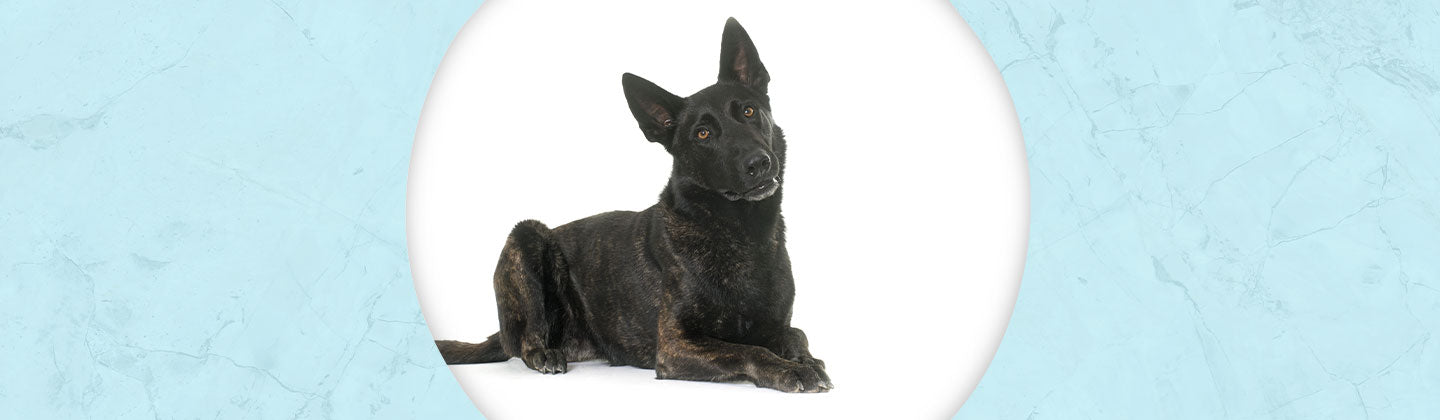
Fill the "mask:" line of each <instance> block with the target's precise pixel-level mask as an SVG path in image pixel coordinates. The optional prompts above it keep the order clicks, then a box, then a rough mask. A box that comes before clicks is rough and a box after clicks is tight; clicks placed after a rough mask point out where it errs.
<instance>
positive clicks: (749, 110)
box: [745, 106, 755, 118]
mask: <svg viewBox="0 0 1440 420" xmlns="http://www.w3.org/2000/svg"><path fill="white" fill-rule="evenodd" d="M753 116H755V107H753V106H747V107H745V118H750V117H753Z"/></svg>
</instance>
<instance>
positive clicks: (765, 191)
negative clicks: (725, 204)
mask: <svg viewBox="0 0 1440 420" xmlns="http://www.w3.org/2000/svg"><path fill="white" fill-rule="evenodd" d="M779 190H780V179H779V178H770V180H768V181H765V182H762V183H760V185H756V186H755V188H751V189H749V190H746V191H742V192H735V191H721V192H720V194H721V195H724V196H725V199H726V200H730V201H740V200H745V201H760V200H764V199H767V198H770V196H772V195H775V192H776V191H779Z"/></svg>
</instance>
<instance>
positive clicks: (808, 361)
mask: <svg viewBox="0 0 1440 420" xmlns="http://www.w3.org/2000/svg"><path fill="white" fill-rule="evenodd" d="M789 360H790V361H792V362H795V363H799V364H802V365H805V366H814V367H815V368H816V369H820V370H825V361H824V360H820V359H816V358H814V357H810V356H798V357H791V358H790V359H789Z"/></svg>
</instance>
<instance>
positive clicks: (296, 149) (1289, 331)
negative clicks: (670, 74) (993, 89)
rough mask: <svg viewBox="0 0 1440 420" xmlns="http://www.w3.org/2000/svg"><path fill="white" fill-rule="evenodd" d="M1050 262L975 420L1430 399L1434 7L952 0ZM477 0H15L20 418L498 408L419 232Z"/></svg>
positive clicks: (1365, 411)
mask: <svg viewBox="0 0 1440 420" xmlns="http://www.w3.org/2000/svg"><path fill="white" fill-rule="evenodd" d="M952 3H953V4H955V6H956V7H957V8H958V9H959V10H960V11H961V14H962V15H963V16H964V17H965V18H966V20H967V22H968V23H969V24H970V25H971V26H972V28H973V29H974V30H975V31H976V33H977V34H978V35H979V36H980V38H981V40H982V41H984V43H985V44H986V46H987V48H988V49H989V51H990V53H991V54H992V56H993V57H994V58H995V61H996V63H997V64H998V65H999V66H1000V67H1001V70H1002V73H1003V74H1004V76H1005V78H1006V82H1007V84H1008V85H1009V89H1010V91H1011V94H1012V96H1013V97H1014V101H1015V104H1016V107H1017V111H1018V113H1019V116H1020V118H1021V124H1022V127H1023V129H1024V132H1025V135H1026V143H1027V150H1028V156H1029V159H1030V170H1031V229H1030V235H1031V236H1030V249H1029V251H1028V259H1027V262H1026V273H1025V278H1024V281H1023V283H1022V286H1021V293H1020V298H1019V301H1018V303H1017V306H1016V310H1015V314H1014V316H1013V319H1012V321H1011V325H1010V329H1009V331H1008V332H1007V334H1006V337H1005V340H1004V342H1003V344H1002V345H1001V348H1000V351H999V353H998V354H997V355H996V358H995V360H994V362H993V363H992V365H991V368H990V370H989V371H988V372H987V374H986V376H985V378H984V380H983V381H982V382H981V384H980V386H979V388H978V389H977V391H976V392H975V394H974V395H972V397H971V398H970V400H969V401H968V402H967V403H966V405H965V406H964V407H963V408H962V409H961V411H960V413H959V417H965V418H1037V419H1040V418H1317V417H1322V418H1331V417H1333V418H1362V417H1366V418H1422V417H1426V416H1433V415H1434V413H1437V412H1440V398H1436V397H1435V396H1436V395H1440V340H1432V339H1431V338H1432V336H1433V333H1435V332H1436V331H1437V328H1440V274H1437V273H1440V267H1437V265H1440V259H1437V258H1436V256H1440V243H1437V240H1436V238H1437V237H1440V217H1437V216H1440V214H1437V212H1440V191H1437V190H1440V182H1437V181H1440V170H1437V169H1434V167H1435V162H1440V119H1437V118H1436V115H1437V112H1440V95H1437V91H1440V82H1437V78H1440V76H1437V67H1440V54H1437V53H1436V51H1440V45H1437V43H1440V22H1437V21H1440V12H1437V8H1436V7H1435V6H1434V4H1433V3H1430V2H1424V1H1414V0H1407V1H1392V2H1386V3H1383V4H1381V3H1369V2H1347V1H1284V2H1269V1H1252V0H1242V1H1234V2H1229V1H1227V2H1200V1H1187V2H1093V3H1090V2H1042V1H1018V2H1000V1H976V2H959V1H955V2H952ZM477 5H478V3H477V2H474V1H444V2H417V3H414V4H408V5H407V4H374V3H368V4H345V5H343V6H342V5H338V4H317V3H314V2H301V1H297V0H276V1H257V2H217V1H200V2H185V3H181V2H126V3H124V4H121V3H119V2H111V3H105V2H78V1H54V2H7V3H3V4H0V57H3V59H4V62H5V63H6V65H4V66H0V81H3V82H0V238H3V240H0V331H4V332H5V333H6V334H7V338H6V339H5V340H0V354H3V355H4V356H5V357H3V358H0V378H5V380H3V381H0V418H79V417H99V418H136V417H144V418H198V417H206V418H210V417H221V418H266V419H269V418H317V417H336V418H368V417H380V418H417V417H424V418H463V417H472V418H473V417H477V416H478V413H477V412H476V411H475V409H474V408H473V406H472V405H471V404H470V402H469V400H468V399H467V398H466V397H465V395H464V393H463V392H462V391H461V390H460V387H459V386H458V385H457V384H456V383H455V380H454V378H453V377H452V376H451V375H450V373H449V371H448V369H446V368H445V367H444V366H443V364H442V363H441V361H440V360H439V357H438V355H437V354H436V353H435V352H434V349H433V346H431V343H430V340H431V337H430V335H429V332H428V331H427V330H426V328H425V324H424V320H423V319H422V318H421V316H420V312H419V309H418V307H417V306H416V299H415V294H414V289H413V287H412V284H411V278H410V269H409V265H408V258H407V252H406V246H405V226H404V223H405V218H404V211H405V207H404V205H405V204H404V203H405V202H404V195H405V182H406V172H407V167H408V161H409V156H410V145H411V140H412V139H413V135H414V129H415V123H416V121H417V118H418V114H419V111H420V106H421V104H422V102H423V99H424V95H425V93H426V90H427V88H428V86H429V82H430V78H431V76H432V75H433V74H434V71H435V66H436V65H438V63H439V60H440V57H441V56H442V55H443V53H444V51H445V48H446V47H447V46H448V44H449V42H450V40H451V38H452V37H453V36H454V34H455V32H456V31H457V30H458V29H459V27H460V26H461V25H462V24H463V23H464V21H465V20H466V19H467V18H468V17H469V16H470V14H471V13H473V12H474V10H475V8H476V7H477Z"/></svg>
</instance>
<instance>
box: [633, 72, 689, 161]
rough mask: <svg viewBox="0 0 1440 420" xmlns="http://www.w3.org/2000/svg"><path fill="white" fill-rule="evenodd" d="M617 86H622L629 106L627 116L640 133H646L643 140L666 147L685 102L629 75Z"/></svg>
mask: <svg viewBox="0 0 1440 420" xmlns="http://www.w3.org/2000/svg"><path fill="white" fill-rule="evenodd" d="M620 84H621V85H623V86H624V87H625V101H626V102H629V103H630V113H631V114H634V115H635V121H636V122H638V123H640V131H641V132H644V133H645V138H646V139H649V140H650V141H653V142H656V143H660V144H664V145H666V147H669V143H670V138H671V137H673V135H674V134H675V125H676V124H678V122H677V121H675V118H676V117H677V116H678V115H679V114H680V108H681V107H682V106H684V103H685V101H684V100H683V99H681V98H680V97H679V96H675V95H674V94H671V93H670V92H667V91H665V89H661V88H660V87H659V86H656V85H655V84H654V83H650V81H649V80H645V78H642V77H640V76H636V75H633V74H630V73H625V75H624V76H621V77H620Z"/></svg>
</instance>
